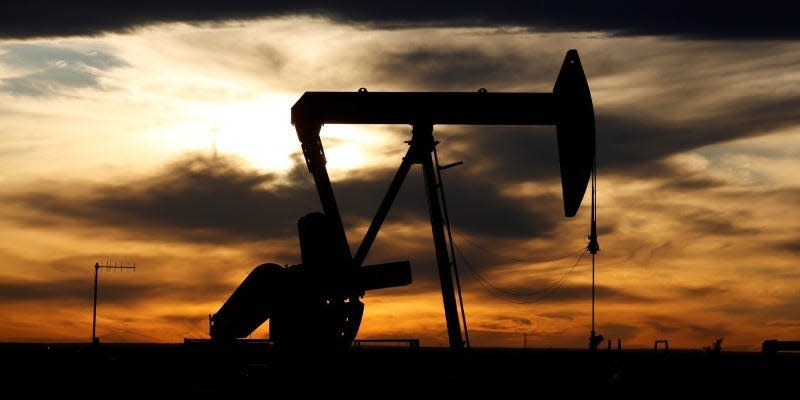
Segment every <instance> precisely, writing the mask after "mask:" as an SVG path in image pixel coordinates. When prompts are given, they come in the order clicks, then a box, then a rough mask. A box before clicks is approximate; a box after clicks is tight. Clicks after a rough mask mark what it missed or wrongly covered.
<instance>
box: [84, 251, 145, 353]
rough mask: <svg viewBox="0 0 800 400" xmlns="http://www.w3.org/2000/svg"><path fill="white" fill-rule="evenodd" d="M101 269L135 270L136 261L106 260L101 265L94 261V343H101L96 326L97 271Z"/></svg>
mask: <svg viewBox="0 0 800 400" xmlns="http://www.w3.org/2000/svg"><path fill="white" fill-rule="evenodd" d="M100 269H105V270H109V271H113V270H117V269H118V270H120V271H122V270H126V269H130V270H134V271H135V270H136V264H135V263H134V264H125V263H120V264H117V263H116V262H114V263H113V264H109V263H108V262H106V263H105V264H102V265H100V263H99V262H96V263H94V306H93V307H92V344H93V345H98V344H100V338H98V337H97V335H96V334H95V332H96V328H97V275H98V274H97V272H98V271H99V270H100Z"/></svg>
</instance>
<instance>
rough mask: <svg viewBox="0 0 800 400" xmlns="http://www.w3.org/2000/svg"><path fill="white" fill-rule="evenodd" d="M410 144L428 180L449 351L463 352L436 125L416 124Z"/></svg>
mask: <svg viewBox="0 0 800 400" xmlns="http://www.w3.org/2000/svg"><path fill="white" fill-rule="evenodd" d="M411 140H412V141H413V142H414V144H413V145H412V146H415V147H416V148H417V150H418V156H419V157H420V159H421V162H422V174H423V176H424V178H425V189H426V192H427V195H428V211H429V213H430V219H431V231H432V233H433V246H434V249H435V250H436V264H437V266H438V267H439V281H440V282H441V286H442V302H443V303H444V318H445V321H446V322H447V335H448V337H449V339H450V348H451V349H452V350H453V351H458V350H461V349H462V346H463V344H464V342H463V340H462V337H461V325H460V323H459V320H458V308H457V307H456V296H455V288H454V287H453V276H452V274H451V273H450V257H449V255H448V253H447V242H446V241H445V236H444V219H443V217H442V206H441V204H440V203H439V193H438V191H437V190H438V188H437V186H436V171H435V170H434V168H433V154H432V153H433V146H435V145H436V144H435V143H434V140H433V125H430V124H414V127H413V129H412V139H411Z"/></svg>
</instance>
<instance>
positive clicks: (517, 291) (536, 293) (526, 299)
mask: <svg viewBox="0 0 800 400" xmlns="http://www.w3.org/2000/svg"><path fill="white" fill-rule="evenodd" d="M484 284H485V282H484ZM484 289H485V290H484V291H482V293H481V294H482V295H484V296H489V295H492V296H493V299H492V300H491V301H496V299H499V300H503V301H508V302H512V303H519V304H534V303H547V304H551V303H572V302H576V301H588V300H589V299H591V293H592V286H591V285H586V284H563V285H562V284H559V285H553V282H525V283H520V284H515V285H514V286H502V287H500V286H497V285H493V286H491V287H484ZM595 291H596V294H597V297H598V298H599V299H603V301H612V302H614V303H616V304H622V303H625V304H636V303H651V302H653V301H655V300H654V299H652V298H649V297H646V296H642V295H639V294H636V293H633V292H630V291H627V290H623V289H620V288H615V287H610V286H604V285H597V286H595ZM487 301H489V300H487Z"/></svg>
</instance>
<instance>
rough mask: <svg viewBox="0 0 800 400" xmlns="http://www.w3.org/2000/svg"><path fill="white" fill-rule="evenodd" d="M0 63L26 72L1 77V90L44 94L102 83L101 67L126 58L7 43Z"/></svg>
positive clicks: (23, 93) (109, 65) (96, 52)
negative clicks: (100, 80) (99, 74)
mask: <svg viewBox="0 0 800 400" xmlns="http://www.w3.org/2000/svg"><path fill="white" fill-rule="evenodd" d="M3 51H4V53H3V54H2V57H1V58H0V63H2V64H4V65H6V66H7V67H10V68H11V69H12V70H13V69H20V70H24V71H25V73H24V74H23V75H18V76H13V77H10V78H4V79H2V80H0V92H8V93H11V94H16V95H26V96H44V95H49V94H54V93H61V92H67V91H69V90H71V89H81V88H88V87H97V86H99V85H100V82H99V80H98V71H102V70H107V69H110V68H114V67H119V66H123V65H124V62H123V61H122V60H120V59H118V58H116V57H114V56H111V55H108V54H105V53H103V52H100V51H91V52H81V51H77V50H72V49H68V48H63V47H55V46H47V45H39V44H9V45H6V46H3Z"/></svg>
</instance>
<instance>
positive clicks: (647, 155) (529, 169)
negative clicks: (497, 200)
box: [437, 97, 800, 190]
mask: <svg viewBox="0 0 800 400" xmlns="http://www.w3.org/2000/svg"><path fill="white" fill-rule="evenodd" d="M799 108H800V97H785V98H751V99H748V101H747V102H743V103H741V104H736V105H734V106H730V107H726V108H725V109H724V110H723V111H722V112H720V113H717V114H715V115H713V116H710V117H706V118H703V119H701V120H695V121H692V122H691V123H690V124H681V123H674V124H671V123H659V122H657V121H655V120H643V119H641V117H640V116H638V115H635V114H630V115H625V114H622V113H620V112H619V111H615V112H610V111H609V112H602V111H597V110H596V121H597V122H596V125H597V143H598V154H597V160H598V161H597V162H598V169H599V172H600V173H601V174H605V173H611V174H614V175H622V176H627V177H631V176H633V177H639V178H654V177H658V178H664V177H671V179H670V180H669V181H668V182H666V183H665V188H669V189H680V190H690V189H708V188H712V187H716V186H718V185H720V184H721V182H719V181H717V180H714V179H712V178H709V177H707V176H703V175H702V174H699V173H691V174H690V173H687V172H685V171H681V170H679V169H678V168H677V167H676V166H674V165H671V164H669V163H665V162H664V160H665V159H666V158H667V157H669V156H672V155H675V154H680V153H684V152H687V151H691V150H696V149H699V148H701V147H704V146H708V145H712V144H718V143H723V142H728V141H731V140H735V139H741V138H747V137H755V136H760V135H764V134H767V133H769V132H773V131H774V130H776V129H780V128H785V127H789V126H794V125H797V124H800V114H798V113H797V112H796V110H797V109H799ZM437 131H438V132H439V134H438V136H440V137H442V138H443V144H442V146H441V147H442V150H440V151H441V154H446V155H447V156H449V157H450V158H452V159H458V160H464V161H465V168H470V169H471V172H472V173H473V174H478V173H480V174H482V175H484V176H486V177H491V179H495V180H496V181H498V182H499V181H503V182H508V183H511V182H526V181H546V180H557V179H559V176H560V172H559V168H558V152H557V150H556V146H557V144H556V143H557V142H556V135H555V129H553V128H551V127H524V126H498V127H475V126H451V127H446V128H441V129H438V130H437Z"/></svg>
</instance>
